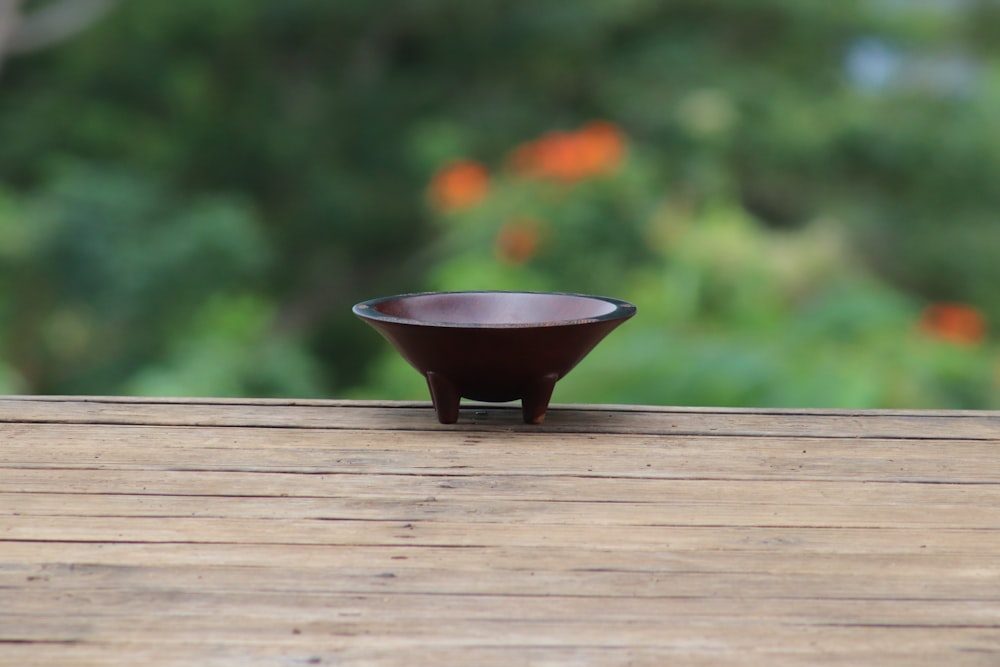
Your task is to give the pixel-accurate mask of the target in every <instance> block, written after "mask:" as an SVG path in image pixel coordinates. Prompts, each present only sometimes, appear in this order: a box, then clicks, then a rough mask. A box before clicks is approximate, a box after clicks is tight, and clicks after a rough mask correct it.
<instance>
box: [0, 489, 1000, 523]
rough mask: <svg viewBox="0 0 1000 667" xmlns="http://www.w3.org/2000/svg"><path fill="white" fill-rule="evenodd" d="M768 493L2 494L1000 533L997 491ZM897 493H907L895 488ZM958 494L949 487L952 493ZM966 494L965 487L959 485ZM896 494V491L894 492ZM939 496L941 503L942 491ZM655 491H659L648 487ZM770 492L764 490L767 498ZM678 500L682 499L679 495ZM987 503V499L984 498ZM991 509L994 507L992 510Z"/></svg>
mask: <svg viewBox="0 0 1000 667" xmlns="http://www.w3.org/2000/svg"><path fill="white" fill-rule="evenodd" d="M756 486H757V488H761V487H766V486H771V487H772V489H770V491H771V494H772V496H771V498H770V500H765V499H763V498H760V497H756V496H753V495H751V494H750V493H744V494H743V495H738V494H736V493H735V492H733V491H732V490H727V491H725V492H723V493H724V494H725V495H729V496H730V497H731V500H729V501H724V500H719V501H713V499H712V498H713V489H712V488H710V487H709V485H708V484H707V483H705V482H701V483H699V484H693V485H692V484H688V485H686V489H687V491H688V492H689V493H690V494H691V495H689V496H687V497H680V498H675V499H673V500H666V499H663V498H661V497H658V496H657V495H656V494H655V493H652V492H650V493H648V494H647V495H645V496H644V497H642V498H641V499H637V500H631V501H627V502H626V501H620V500H612V501H608V500H597V501H586V500H580V499H576V498H558V497H557V496H556V495H555V494H552V493H549V494H546V495H547V496H548V497H546V498H544V499H541V500H528V499H526V498H523V497H521V498H517V499H513V500H508V499H505V498H500V497H497V496H493V495H486V496H485V497H480V498H476V499H474V500H473V499H470V498H469V496H468V495H466V496H463V497H461V498H451V497H448V496H441V497H439V496H434V497H433V498H434V499H433V500H430V499H429V498H428V497H423V498H414V497H413V496H409V495H408V496H403V497H389V498H386V497H380V496H374V497H371V494H373V493H374V490H373V489H372V488H371V486H370V485H369V486H368V488H367V493H368V494H370V496H369V497H351V496H340V497H336V498H331V497H320V498H316V497H312V498H280V499H275V498H273V497H264V498H248V497H242V498H239V499H238V500H234V499H233V498H229V497H192V496H162V495H155V496H154V495H139V496H135V495H124V494H115V495H101V494H66V493H58V494H24V493H2V492H0V507H4V508H5V509H6V510H7V511H9V512H11V513H12V514H15V515H17V516H20V517H24V518H30V517H90V518H96V517H108V518H116V519H121V520H122V521H127V520H130V519H134V518H140V517H142V518H160V519H164V520H171V519H174V518H177V517H192V518H220V517H228V518H235V519H249V520H253V519H257V520H288V519H297V520H302V519H305V520H318V521H342V520H355V521H397V522H406V521H466V522H468V523H477V524H478V523H509V522H513V523H521V524H561V525H576V526H582V527H586V526H590V525H595V524H599V525H616V526H652V525H669V526H705V525H717V526H767V525H771V526H774V525H778V526H803V527H845V528H848V527H851V528H863V527H870V528H879V527H883V526H890V527H894V528H919V527H943V528H970V529H975V528H979V529H993V530H1000V485H997V487H996V488H991V489H990V491H991V493H990V494H989V495H990V496H992V497H980V498H977V499H976V500H975V502H973V503H969V502H968V499H967V496H964V495H961V494H960V495H959V496H957V497H956V498H955V499H956V500H958V501H959V502H944V503H934V502H931V501H930V500H928V501H927V502H924V504H923V505H922V507H923V510H924V511H923V512H921V513H919V514H914V512H913V509H912V506H910V505H909V504H908V500H909V499H912V498H915V497H917V496H918V495H919V494H917V493H915V492H914V489H913V488H912V486H910V487H909V488H907V489H906V491H907V493H903V494H899V496H901V497H898V498H897V497H895V496H896V494H894V493H891V492H889V493H886V494H884V496H883V497H881V498H879V499H877V500H869V501H868V502H861V501H859V500H858V499H855V498H851V499H850V501H849V502H844V501H840V502H838V501H837V500H834V499H831V500H830V501H829V502H827V503H822V502H807V503H802V502H800V501H798V499H795V500H792V501H782V499H781V498H780V497H776V496H780V489H778V488H773V487H777V486H779V485H778V484H777V483H770V484H769V485H768V484H761V483H758V484H757V485H756ZM895 486H896V487H899V486H902V485H895ZM954 488H955V487H954V486H951V487H948V489H949V490H951V489H954ZM960 488H961V487H960ZM895 490H896V489H892V491H895ZM934 490H935V491H937V493H936V494H934V495H937V496H942V495H944V494H943V493H942V490H941V489H934ZM649 491H652V490H651V489H649ZM764 492H765V493H766V491H764ZM675 495H676V494H675ZM982 495H983V496H987V494H982ZM988 501H992V502H988Z"/></svg>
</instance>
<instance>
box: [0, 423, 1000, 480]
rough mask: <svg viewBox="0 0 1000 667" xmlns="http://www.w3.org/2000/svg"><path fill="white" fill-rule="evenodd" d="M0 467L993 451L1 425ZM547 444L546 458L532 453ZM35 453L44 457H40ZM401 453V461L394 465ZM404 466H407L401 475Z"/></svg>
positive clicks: (686, 464) (850, 465)
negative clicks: (3, 439)
mask: <svg viewBox="0 0 1000 667" xmlns="http://www.w3.org/2000/svg"><path fill="white" fill-rule="evenodd" d="M0 429H10V430H7V431H6V432H5V433H4V431H3V430H0V433H3V434H4V435H6V438H5V442H6V444H5V445H4V447H3V448H2V449H0V466H4V467H17V468H31V467H42V466H51V467H58V468H72V467H86V468H94V469H100V468H119V469H123V470H124V469H136V468H148V469H161V470H199V471H200V470H205V471H208V470H225V471H231V470H244V471H247V470H267V471H288V472H303V473H313V472H352V471H353V472H359V471H360V472H363V473H371V472H386V473H411V474H456V473H457V474H461V473H463V471H464V472H471V473H473V474H476V475H481V474H501V473H515V474H523V473H536V474H576V475H581V476H630V477H657V478H684V477H687V478H692V477H697V478H714V479H727V478H732V479H766V478H777V479H792V480H794V479H816V480H835V479H841V480H854V481H901V482H904V481H915V482H952V483H955V482H961V481H963V480H974V482H975V483H977V484H982V483H1000V468H998V467H997V466H995V465H993V464H994V462H995V452H996V448H997V446H998V445H995V444H994V443H992V442H986V441H976V440H972V441H969V440H960V439H952V440H933V439H932V440H897V439H893V440H889V441H883V440H877V439H870V440H864V441H861V442H859V441H856V440H854V439H850V438H847V439H825V440H821V441H815V440H806V439H800V438H799V439H797V438H784V439H777V438H757V437H742V438H737V437H735V436H727V437H716V436H711V437H710V436H701V437H691V436H649V435H628V436H614V437H613V436H610V435H606V434H605V435H599V436H598V435H580V434H558V435H550V436H548V437H546V438H544V439H541V438H540V437H539V436H538V435H537V434H524V433H518V434H514V433H510V434H503V435H499V434H480V435H475V436H472V435H469V434H466V433H459V432H455V433H423V432H391V433H388V434H378V433H372V432H368V431H354V430H341V431H325V430H324V431H312V430H310V431H303V430H297V429H285V428H268V429H249V428H236V427H233V428H221V429H220V428H204V427H186V428H182V429H177V428H171V427H158V426H119V425H103V424H102V425H90V426H85V425H66V424H45V425H23V424H22V425H0ZM542 443H544V446H540V445H542ZM43 445H44V446H43ZM404 452H405V455H402V456H401V454H402V453H404ZM407 464H408V465H407Z"/></svg>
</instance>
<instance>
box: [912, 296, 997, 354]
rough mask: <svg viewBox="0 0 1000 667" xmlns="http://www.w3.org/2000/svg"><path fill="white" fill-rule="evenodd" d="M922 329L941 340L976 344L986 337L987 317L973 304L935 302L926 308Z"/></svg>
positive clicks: (921, 319) (922, 317)
mask: <svg viewBox="0 0 1000 667" xmlns="http://www.w3.org/2000/svg"><path fill="white" fill-rule="evenodd" d="M920 329H921V331H923V332H924V333H926V334H927V335H929V336H931V337H933V338H937V339H939V340H944V341H948V342H950V343H957V344H960V345H974V344H976V343H979V342H981V341H982V340H983V339H984V338H986V319H985V318H984V317H983V314H982V313H980V312H979V311H978V310H977V309H975V308H973V307H972V306H968V305H965V304H961V303H933V304H931V305H929V306H927V308H925V309H924V312H923V315H922V316H921V318H920Z"/></svg>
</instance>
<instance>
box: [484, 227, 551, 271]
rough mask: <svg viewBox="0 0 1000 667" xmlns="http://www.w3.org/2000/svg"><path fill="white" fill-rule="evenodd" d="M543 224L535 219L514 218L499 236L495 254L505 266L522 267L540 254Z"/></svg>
mask: <svg viewBox="0 0 1000 667" xmlns="http://www.w3.org/2000/svg"><path fill="white" fill-rule="evenodd" d="M541 239H542V223H541V221H539V220H536V219H534V218H527V217H524V218H513V219H511V220H509V221H508V222H507V223H506V224H504V226H503V227H501V228H500V232H499V233H498V234H497V237H496V240H495V241H494V244H493V252H494V253H495V254H496V256H497V259H499V260H500V261H501V262H503V263H504V264H511V265H513V266H520V265H521V264H524V263H525V262H527V261H528V260H530V259H531V258H532V257H534V256H535V255H536V254H537V253H538V247H539V246H540V245H541Z"/></svg>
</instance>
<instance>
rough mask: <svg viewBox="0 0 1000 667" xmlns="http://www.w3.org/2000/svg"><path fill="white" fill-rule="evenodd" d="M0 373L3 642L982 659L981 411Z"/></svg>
mask: <svg viewBox="0 0 1000 667" xmlns="http://www.w3.org/2000/svg"><path fill="white" fill-rule="evenodd" d="M519 419H520V412H519V410H518V409H516V407H505V406H489V407H480V406H470V407H463V410H462V415H461V419H460V423H459V424H457V425H453V426H442V425H439V424H437V422H436V421H435V419H434V415H433V413H432V412H431V409H430V407H429V406H428V405H426V404H416V403H410V404H402V403H393V404H384V403H382V404H379V403H360V402H324V401H296V402H288V401H285V402H282V401H263V400H261V401H215V400H173V401H168V400H163V401H159V400H152V399H126V398H119V399H116V398H42V397H8V398H0V664H2V665H4V666H11V667H14V666H16V667H35V666H37V667H42V666H44V667H61V666H67V665H71V666H76V665H139V666H149V665H154V666H157V665H185V666H192V667H205V666H210V665H233V666H240V667H247V666H249V667H253V666H257V665H269V666H270V665H282V666H284V665H345V664H363V665H379V666H382V665H469V666H480V665H657V666H659V665H733V664H739V665H760V666H768V667H770V666H773V665H785V664H790V665H792V664H794V665H856V666H864V665H880V666H881V665H900V666H902V665H905V666H907V667H912V666H914V665H934V666H935V667H938V666H949V667H951V666H955V665H982V666H989V667H996V666H997V665H1000V413H995V412H994V413H988V412H933V413H932V412H865V411H862V412H846V411H826V410H732V409H684V408H646V407H625V406H586V407H584V406H577V407H558V406H556V407H554V408H553V409H552V410H550V412H549V416H548V419H547V420H546V423H545V424H544V425H542V426H526V425H524V424H521V423H519Z"/></svg>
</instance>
